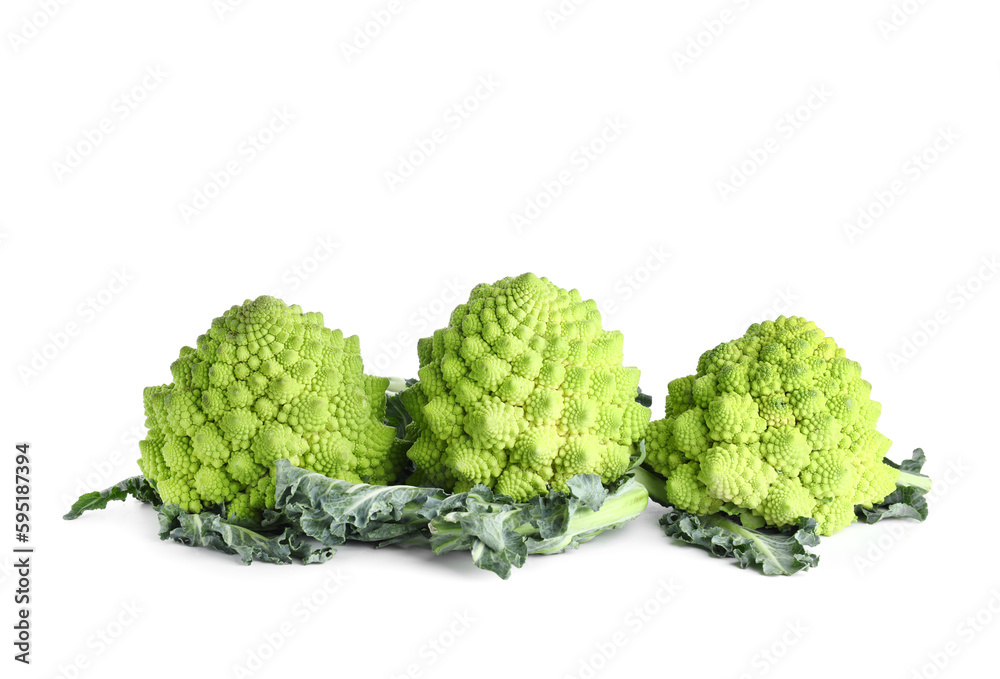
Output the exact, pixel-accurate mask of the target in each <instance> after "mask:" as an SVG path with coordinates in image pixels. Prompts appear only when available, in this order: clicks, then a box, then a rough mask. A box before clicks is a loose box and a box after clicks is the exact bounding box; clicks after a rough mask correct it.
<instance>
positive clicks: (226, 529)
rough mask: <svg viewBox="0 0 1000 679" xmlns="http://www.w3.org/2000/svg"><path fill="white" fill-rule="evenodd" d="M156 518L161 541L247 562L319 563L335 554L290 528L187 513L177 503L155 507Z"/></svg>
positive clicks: (216, 515)
mask: <svg viewBox="0 0 1000 679" xmlns="http://www.w3.org/2000/svg"><path fill="white" fill-rule="evenodd" d="M159 520H160V539H161V540H167V539H170V540H173V541H174V542H179V543H181V544H183V545H188V546H190V547H205V548H207V549H213V550H216V551H219V552H224V553H226V554H233V555H236V556H238V557H239V558H240V560H241V561H242V562H243V563H244V564H247V565H249V564H250V563H252V562H254V561H265V562H268V563H277V564H288V563H292V560H293V557H294V558H297V559H299V560H301V561H302V562H303V563H321V562H323V561H327V560H328V559H330V558H331V557H332V556H333V555H334V553H335V550H333V549H331V548H328V547H321V548H318V549H317V548H314V547H313V546H312V545H311V544H310V543H309V542H308V541H307V540H305V539H304V537H303V536H302V535H301V533H299V532H298V531H297V530H295V529H294V528H291V527H285V528H283V529H280V530H279V529H277V528H276V527H274V526H272V527H271V528H265V527H263V526H262V525H261V524H256V523H255V522H252V521H240V520H236V519H232V520H227V519H224V518H223V517H222V516H221V515H220V514H219V513H216V512H215V511H211V510H209V511H202V512H201V513H199V514H189V513H187V512H185V511H183V510H181V509H180V508H179V507H178V506H177V505H164V506H162V507H160V508H159Z"/></svg>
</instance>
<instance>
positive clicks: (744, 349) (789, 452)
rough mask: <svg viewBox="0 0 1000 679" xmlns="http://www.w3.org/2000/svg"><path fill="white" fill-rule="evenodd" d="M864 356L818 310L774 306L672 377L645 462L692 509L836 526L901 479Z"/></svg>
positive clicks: (827, 529)
mask: <svg viewBox="0 0 1000 679" xmlns="http://www.w3.org/2000/svg"><path fill="white" fill-rule="evenodd" d="M870 393H871V384H869V383H868V382H866V381H865V380H863V379H862V378H861V366H860V365H858V364H857V363H855V362H854V361H852V360H850V359H848V358H847V357H846V356H845V352H844V350H843V349H841V348H839V347H838V346H837V344H836V343H835V342H834V341H833V339H832V338H830V337H827V336H826V335H825V334H824V333H823V331H822V330H820V329H819V328H817V327H816V325H815V324H814V323H812V322H809V321H806V320H805V319H802V318H799V317H791V318H786V317H784V316H782V317H779V318H778V319H777V320H775V321H765V322H763V323H760V324H756V323H755V324H754V325H752V326H750V328H749V329H748V330H747V332H746V334H745V335H744V336H743V337H741V338H739V339H737V340H733V341H731V342H724V343H722V344H720V345H718V346H717V347H715V348H714V349H712V350H710V351H707V352H705V353H704V354H702V356H701V358H700V360H699V361H698V370H697V373H696V374H695V375H689V376H687V377H681V378H678V379H675V380H673V381H672V382H670V383H669V385H668V396H667V416H666V417H665V418H664V419H662V420H658V421H656V422H653V423H652V424H650V426H649V430H648V432H647V437H646V448H647V453H648V455H647V458H646V463H647V465H648V466H649V467H650V468H651V469H652V470H653V471H655V472H657V473H659V474H661V475H662V476H664V477H666V479H667V480H666V496H667V498H668V500H669V501H670V502H671V503H672V504H673V505H674V506H675V507H676V508H678V509H680V510H683V511H686V512H690V513H692V514H701V515H705V514H712V513H715V512H717V511H723V512H726V513H729V514H733V515H738V516H740V517H741V519H742V521H743V524H744V525H746V526H748V527H759V526H761V525H768V526H788V525H792V524H797V523H798V522H799V519H800V518H812V519H815V520H816V522H817V524H818V528H817V530H818V532H819V533H820V534H822V535H831V534H833V533H834V532H836V531H838V530H840V529H841V528H843V527H845V526H847V525H848V524H850V523H852V522H853V521H855V506H856V505H857V506H861V507H868V508H870V507H872V505H873V504H875V503H878V502H881V501H882V500H883V498H885V497H886V496H887V495H889V494H890V493H892V492H893V491H894V490H895V489H896V481H897V479H898V478H899V475H900V472H899V469H896V468H894V467H892V466H889V465H888V464H885V462H884V461H883V460H884V458H885V454H886V451H888V449H889V446H890V441H889V439H887V438H886V437H885V436H883V435H882V434H881V433H879V432H878V431H877V430H876V428H875V425H876V423H877V422H878V418H879V414H880V412H881V406H880V405H879V404H878V403H877V402H876V401H873V400H871V398H870Z"/></svg>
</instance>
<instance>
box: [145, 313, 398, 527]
mask: <svg viewBox="0 0 1000 679" xmlns="http://www.w3.org/2000/svg"><path fill="white" fill-rule="evenodd" d="M197 344H198V348H197V349H192V348H191V347H184V348H183V349H181V351H180V357H179V358H178V359H177V360H176V361H174V363H173V364H172V365H171V366H170V371H171V373H172V374H173V378H174V381H173V382H172V383H171V384H167V385H163V386H160V387H147V388H146V390H145V392H144V393H143V402H144V405H145V409H146V426H147V427H148V428H149V433H148V434H147V435H146V438H145V440H143V441H141V442H140V443H139V447H140V450H141V451H142V458H141V459H140V460H139V466H140V468H141V469H142V472H143V474H145V476H146V478H148V479H149V480H150V481H152V482H153V484H154V485H155V486H156V489H157V491H158V492H159V494H160V496H161V498H162V499H163V501H164V502H165V503H167V504H176V505H179V506H180V507H181V508H182V509H184V510H186V511H188V512H199V511H201V510H202V509H203V508H204V507H207V506H209V505H214V504H219V503H223V502H224V503H226V509H227V512H228V513H229V514H230V515H236V516H240V517H252V516H256V515H258V514H259V512H260V510H262V509H264V508H265V507H273V506H274V488H275V485H274V484H275V465H274V462H275V460H278V459H281V458H285V459H288V460H289V461H290V462H291V463H292V464H294V465H297V466H299V467H304V468H306V469H311V470H313V471H317V472H320V473H322V474H326V475H327V476H331V477H336V478H340V479H345V480H348V481H354V482H360V481H368V482H371V483H379V484H384V483H391V482H393V481H394V480H395V479H396V477H397V476H398V475H399V474H400V473H401V471H402V467H403V463H404V462H405V458H403V456H402V454H401V451H399V449H398V448H395V447H393V446H392V444H393V440H394V430H393V429H392V428H391V427H388V426H385V425H383V423H382V419H383V416H384V414H385V388H386V386H387V385H388V380H387V379H385V378H379V377H371V376H369V375H365V374H364V373H363V366H362V363H361V356H360V355H359V344H358V338H357V336H352V337H347V338H345V337H344V336H343V333H341V332H340V330H331V329H329V328H326V327H324V326H323V317H322V315H321V314H319V313H305V314H304V313H302V309H301V308H300V307H299V306H297V305H295V306H286V305H285V303H284V302H282V301H281V300H279V299H275V298H273V297H258V298H257V299H255V300H253V301H251V300H247V301H246V302H244V303H243V305H242V306H234V307H233V308H231V309H230V310H229V311H227V312H226V313H224V314H223V315H222V316H220V317H219V318H216V319H215V320H214V321H213V322H212V327H211V328H210V329H209V330H208V332H206V333H205V334H204V335H202V336H200V337H199V338H198V342H197Z"/></svg>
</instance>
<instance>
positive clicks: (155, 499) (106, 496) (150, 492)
mask: <svg viewBox="0 0 1000 679" xmlns="http://www.w3.org/2000/svg"><path fill="white" fill-rule="evenodd" d="M130 495H131V496H132V497H134V498H135V499H136V500H139V501H140V502H146V503H149V504H152V505H153V506H154V507H159V506H160V504H162V501H161V500H160V496H159V495H158V494H157V492H156V488H155V487H153V484H152V483H150V482H149V480H148V479H146V477H145V476H143V475H142V474H140V475H138V476H132V477H130V478H127V479H125V480H124V481H119V482H118V483H116V484H115V485H113V486H111V487H110V488H106V489H104V490H100V491H98V490H94V491H91V492H89V493H85V494H83V495H81V496H80V499H78V500H77V501H76V502H74V503H73V506H72V507H70V509H69V511H68V512H66V514H64V515H63V518H64V519H66V520H67V521H72V520H73V519H77V518H79V517H80V515H81V514H83V513H84V512H88V511H91V510H94V509H106V508H107V506H108V503H109V502H112V501H115V500H120V501H124V500H126V499H127V498H128V497H129V496H130Z"/></svg>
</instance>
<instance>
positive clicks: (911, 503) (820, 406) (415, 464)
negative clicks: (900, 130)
mask: <svg viewBox="0 0 1000 679" xmlns="http://www.w3.org/2000/svg"><path fill="white" fill-rule="evenodd" d="M623 348H624V337H623V335H622V334H621V333H620V332H618V331H614V330H606V329H605V328H604V327H603V326H602V322H601V315H600V312H599V311H598V309H597V305H596V303H595V302H594V301H593V300H584V299H583V298H582V297H581V295H580V294H579V292H578V291H577V290H565V289H562V288H559V287H557V286H556V285H554V284H553V283H551V282H550V281H549V280H548V279H545V278H539V277H537V276H535V275H533V274H530V273H528V274H524V275H521V276H518V277H516V278H504V279H502V280H500V281H497V282H496V283H493V284H482V285H479V286H477V287H476V288H475V289H473V291H472V293H471V295H470V297H469V299H468V301H467V302H465V303H463V304H460V305H458V306H457V307H456V308H455V310H454V311H453V312H452V314H451V317H450V321H449V324H448V327H446V328H442V329H440V330H437V331H435V332H434V334H433V335H432V336H431V337H428V338H424V339H422V340H420V341H419V343H418V347H417V353H418V358H419V364H420V368H419V372H418V377H419V380H409V381H407V382H405V383H404V382H402V381H401V380H396V379H394V380H391V381H390V380H389V379H386V378H384V377H374V376H371V375H367V374H365V372H364V366H363V363H362V360H361V355H360V354H361V351H360V342H359V340H358V338H357V336H352V337H346V338H345V337H344V335H343V333H341V332H340V331H339V330H331V329H328V328H326V327H325V326H324V323H323V317H322V316H321V315H320V314H318V313H303V312H302V309H301V308H300V307H298V306H294V305H293V306H288V305H286V304H285V303H284V302H282V301H281V300H277V299H274V298H272V297H266V296H265V297H259V298H257V299H255V300H247V301H246V302H244V304H243V305H240V306H234V307H232V308H231V309H230V310H229V311H227V312H226V313H224V314H223V315H222V316H220V317H219V318H217V319H215V321H213V323H212V326H211V328H210V329H209V330H208V331H207V332H206V333H205V334H203V335H201V336H200V337H199V338H198V341H197V347H196V348H191V347H184V348H183V349H181V351H180V356H179V358H178V359H177V360H176V361H175V362H174V363H173V364H172V365H171V373H172V376H173V381H172V382H171V383H170V384H166V385H162V386H158V387H149V388H147V389H146V390H145V392H144V394H143V404H144V407H145V411H146V417H147V421H146V423H147V427H148V429H149V432H148V434H147V436H146V438H145V440H143V441H142V442H141V443H140V451H141V458H140V459H139V467H140V469H141V471H142V472H143V475H141V476H135V477H132V478H130V479H126V480H125V481H122V482H121V483H119V484H116V485H115V486H112V487H111V488H108V489H107V490H105V491H101V492H92V493H88V494H86V495H84V496H82V497H81V498H80V499H79V500H78V501H77V502H76V503H75V504H74V505H73V507H72V508H71V510H70V511H69V513H68V514H67V515H66V516H65V518H67V519H74V518H77V517H78V516H80V515H81V514H82V513H83V512H85V511H87V510H91V509H102V508H104V507H106V506H107V504H108V502H110V501H113V500H124V499H125V498H126V497H128V496H133V497H135V498H137V499H139V500H141V501H143V502H147V503H150V504H152V505H153V506H154V507H155V508H156V511H157V513H158V516H159V520H160V536H161V538H163V539H168V538H169V539H172V540H175V541H177V542H181V543H183V544H186V545H193V546H202V547H207V548H211V549H216V550H219V551H223V552H226V553H228V554H234V555H237V556H238V557H239V558H240V559H241V560H242V561H243V562H244V563H251V562H252V561H255V560H256V561H269V562H273V563H290V562H292V561H293V560H295V559H298V560H300V561H302V562H303V563H314V562H321V561H325V560H327V559H329V558H330V557H331V556H332V555H333V553H334V551H335V548H336V547H338V546H340V545H342V544H344V543H345V542H347V541H358V542H369V543H374V544H375V545H376V546H380V547H381V546H386V545H393V544H398V545H422V546H425V547H428V548H430V549H431V550H433V551H434V552H435V553H437V554H441V553H444V552H448V551H453V550H465V551H469V552H470V553H471V555H472V557H473V561H474V563H475V564H476V565H477V566H479V567H481V568H484V569H487V570H491V571H493V572H495V573H497V574H498V575H500V576H502V577H505V578H506V577H508V576H509V574H510V571H511V569H512V568H513V567H519V566H522V565H523V564H524V562H525V559H526V556H527V555H528V554H554V553H558V552H562V551H565V550H566V549H571V548H575V547H577V546H579V545H580V544H582V543H584V542H586V541H588V540H590V539H592V538H593V537H595V536H596V535H598V534H600V533H601V532H603V531H605V530H608V529H612V528H618V527H620V526H622V525H624V524H625V523H627V522H629V521H631V520H632V519H634V518H635V517H637V516H638V515H639V514H640V513H641V512H642V511H643V510H644V509H645V508H646V506H647V502H648V500H649V498H652V499H653V500H655V501H656V502H658V503H660V504H663V505H664V506H665V507H666V511H665V513H664V514H663V516H662V518H661V520H660V523H661V525H662V526H663V528H664V531H665V532H666V534H667V535H668V536H670V537H673V538H676V539H678V540H681V541H683V542H688V543H690V544H693V545H697V546H700V547H702V548H704V549H707V550H709V551H710V552H711V553H713V554H714V555H716V556H728V557H733V558H735V559H736V560H737V563H738V565H740V566H741V567H744V568H745V567H747V566H755V567H757V568H759V569H760V570H762V571H763V572H764V573H765V574H769V575H770V574H786V575H787V574H791V573H795V572H797V571H800V570H805V569H808V568H810V567H812V566H814V565H816V563H818V558H819V557H818V556H817V555H816V554H815V553H813V552H812V551H811V549H810V548H811V547H813V546H815V545H816V544H817V543H818V541H819V535H830V534H833V533H835V532H836V531H838V530H840V529H842V528H844V527H845V526H847V525H848V524H850V523H853V522H854V521H857V520H859V519H860V520H862V521H865V522H867V523H874V522H875V521H878V520H881V519H883V518H894V517H903V518H914V519H918V520H923V519H924V518H926V516H927V505H926V501H925V499H924V495H925V493H926V492H927V491H928V490H929V488H930V479H928V478H927V477H926V476H923V475H921V474H920V469H921V466H922V464H923V461H924V456H923V452H922V451H920V450H917V451H915V453H914V456H913V458H912V459H911V460H907V461H905V462H904V463H903V464H902V465H895V464H893V463H892V462H890V461H889V460H887V459H885V453H886V451H887V450H888V449H889V446H890V442H889V439H887V438H886V437H885V436H883V435H882V434H881V433H880V432H878V431H877V429H876V424H877V421H878V417H879V413H880V406H879V404H878V403H877V402H875V401H873V400H871V398H870V392H871V385H870V384H869V383H868V382H866V381H864V380H863V379H861V368H860V366H859V365H858V364H857V363H855V362H854V361H851V360H849V359H848V358H847V357H846V355H845V352H844V351H843V350H842V349H840V348H839V347H838V346H837V345H836V343H835V342H834V341H833V340H832V339H831V338H829V337H827V336H826V335H825V334H824V333H823V332H822V331H821V330H820V329H819V328H817V327H816V325H815V324H813V323H811V322H808V321H806V320H804V319H801V318H797V317H792V318H784V317H781V318H779V319H778V320H776V321H773V322H771V321H768V322H764V323H762V324H754V325H753V326H751V327H750V329H749V330H748V331H747V333H746V334H745V335H744V336H743V337H741V338H739V339H737V340H734V341H732V342H725V343H723V344H720V345H718V346H716V347H715V348H714V349H712V350H710V351H707V352H705V353H704V354H703V355H702V356H701V358H700V360H699V361H698V366H697V372H696V373H695V374H694V375H689V376H686V377H681V378H678V379H675V380H673V381H671V382H670V383H669V385H668V396H667V399H666V403H667V409H666V417H665V418H664V419H661V420H658V421H655V422H653V423H650V422H649V420H650V410H649V405H650V399H649V398H648V397H647V396H646V395H645V394H643V393H642V392H641V390H639V388H638V384H639V376H640V373H639V370H638V369H637V368H634V367H627V366H625V365H624V352H623ZM404 479H405V483H400V482H401V481H403V480H404Z"/></svg>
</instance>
